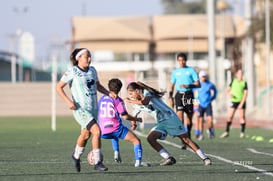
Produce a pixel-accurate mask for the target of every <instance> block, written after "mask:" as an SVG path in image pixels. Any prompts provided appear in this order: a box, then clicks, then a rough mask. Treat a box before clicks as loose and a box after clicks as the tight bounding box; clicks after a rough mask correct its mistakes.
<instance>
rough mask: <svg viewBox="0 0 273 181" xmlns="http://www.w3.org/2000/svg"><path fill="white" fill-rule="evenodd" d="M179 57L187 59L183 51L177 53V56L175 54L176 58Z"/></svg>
mask: <svg viewBox="0 0 273 181" xmlns="http://www.w3.org/2000/svg"><path fill="white" fill-rule="evenodd" d="M179 57H182V58H184V60H185V61H187V60H188V59H187V55H186V54H185V53H182V52H181V53H178V54H177V56H176V59H178V58H179Z"/></svg>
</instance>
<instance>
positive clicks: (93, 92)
mask: <svg viewBox="0 0 273 181" xmlns="http://www.w3.org/2000/svg"><path fill="white" fill-rule="evenodd" d="M61 81H63V82H65V83H68V84H69V87H70V89H71V93H72V96H73V101H74V103H75V104H76V106H77V108H81V109H83V110H86V111H89V112H92V111H94V109H95V110H97V84H96V83H97V81H98V75H97V71H96V69H95V68H94V67H93V66H90V67H89V68H88V70H87V71H84V70H82V69H81V68H79V67H78V66H73V67H71V68H69V69H68V70H67V71H66V72H65V73H64V75H63V76H62V78H61Z"/></svg>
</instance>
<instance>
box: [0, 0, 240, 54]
mask: <svg viewBox="0 0 273 181" xmlns="http://www.w3.org/2000/svg"><path fill="white" fill-rule="evenodd" d="M227 1H228V2H229V3H230V4H234V3H235V4H238V2H242V1H243V0H239V1H238V0H227ZM0 4H1V11H0V22H1V28H0V50H4V51H8V50H10V49H16V48H14V47H13V48H12V47H11V46H10V45H11V44H10V40H11V38H10V37H11V35H15V34H16V33H20V32H22V31H24V32H30V33H31V34H32V35H33V36H34V38H35V40H34V41H35V50H36V51H35V52H36V53H35V54H36V58H37V59H41V58H42V59H45V58H46V57H47V56H48V55H49V54H50V47H52V46H51V45H52V43H53V42H56V41H57V42H65V41H67V40H69V38H70V37H71V17H73V16H142V15H144V16H145V15H150V16H153V15H162V14H163V6H162V5H161V0H8V1H4V0H1V1H0ZM237 7H239V8H240V9H242V7H240V6H237ZM19 30H21V31H19Z"/></svg>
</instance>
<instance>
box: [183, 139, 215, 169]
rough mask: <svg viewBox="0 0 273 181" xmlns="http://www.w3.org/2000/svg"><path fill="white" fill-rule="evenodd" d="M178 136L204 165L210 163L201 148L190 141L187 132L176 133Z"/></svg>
mask: <svg viewBox="0 0 273 181" xmlns="http://www.w3.org/2000/svg"><path fill="white" fill-rule="evenodd" d="M178 137H179V138H180V139H181V140H183V141H184V143H185V144H187V146H188V147H190V148H191V149H192V150H193V151H194V152H195V153H196V154H197V155H198V156H199V157H200V158H201V159H202V160H203V161H204V164H205V165H211V160H210V158H209V157H208V156H207V155H206V154H205V153H204V152H203V151H202V150H201V148H200V147H199V145H197V144H196V143H195V142H194V141H192V140H191V139H190V138H189V137H188V135H187V134H181V135H178Z"/></svg>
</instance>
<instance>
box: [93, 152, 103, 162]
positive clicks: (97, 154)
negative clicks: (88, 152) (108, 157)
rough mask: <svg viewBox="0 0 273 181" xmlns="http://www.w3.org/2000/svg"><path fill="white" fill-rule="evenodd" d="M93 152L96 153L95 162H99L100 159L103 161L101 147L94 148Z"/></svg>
mask: <svg viewBox="0 0 273 181" xmlns="http://www.w3.org/2000/svg"><path fill="white" fill-rule="evenodd" d="M93 153H94V162H95V164H97V163H98V162H99V161H101V157H100V155H101V153H100V149H94V150H93Z"/></svg>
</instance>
